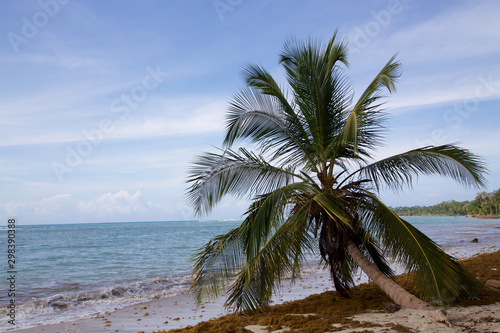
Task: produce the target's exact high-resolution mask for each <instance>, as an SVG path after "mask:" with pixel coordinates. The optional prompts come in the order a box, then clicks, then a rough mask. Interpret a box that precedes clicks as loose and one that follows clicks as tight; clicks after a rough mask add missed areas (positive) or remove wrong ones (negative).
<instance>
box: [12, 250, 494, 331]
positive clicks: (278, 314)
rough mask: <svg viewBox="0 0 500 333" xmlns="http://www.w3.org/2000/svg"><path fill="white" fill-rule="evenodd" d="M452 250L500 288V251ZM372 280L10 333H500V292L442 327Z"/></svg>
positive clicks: (324, 277) (303, 284)
mask: <svg viewBox="0 0 500 333" xmlns="http://www.w3.org/2000/svg"><path fill="white" fill-rule="evenodd" d="M472 249H473V250H474V252H470V251H471V248H468V249H467V248H453V249H450V251H449V253H450V254H452V255H454V256H456V257H458V258H466V257H470V256H471V255H472V254H473V253H474V254H475V255H474V256H473V258H471V259H468V260H465V261H464V265H465V266H466V268H467V269H468V270H469V271H470V272H472V273H473V274H474V275H475V277H476V278H477V279H478V280H479V281H480V282H481V283H485V282H486V281H487V280H489V279H496V280H500V245H498V246H489V247H480V246H477V247H474V248H472ZM365 282H367V278H366V276H364V275H359V277H358V283H360V285H359V286H358V287H357V288H356V290H354V292H353V297H352V299H343V298H340V297H339V296H337V295H336V293H335V292H334V291H333V287H332V283H331V281H330V278H329V274H328V272H326V271H325V270H324V269H322V268H320V267H310V268H307V269H305V270H304V273H303V276H302V278H301V280H300V281H298V282H297V283H296V284H295V285H293V286H283V289H282V290H281V293H280V295H276V296H275V297H274V298H273V301H272V305H271V306H270V307H268V308H266V309H264V311H263V312H262V313H259V314H253V315H248V316H243V315H241V314H238V315H234V314H231V313H230V312H227V310H225V308H224V306H223V304H224V300H225V298H224V296H222V297H221V298H219V299H217V300H215V301H214V302H207V303H204V304H203V305H201V306H200V307H198V308H196V306H195V303H194V302H193V297H192V295H191V294H182V295H177V296H175V297H170V298H164V299H161V298H160V299H155V300H152V301H149V302H147V303H144V304H139V305H134V306H129V307H126V308H123V309H118V310H116V311H112V312H106V313H100V314H96V315H95V316H93V317H92V318H88V319H81V320H76V321H69V322H65V323H58V324H51V325H43V326H37V327H32V328H28V329H20V330H8V332H19V333H20V332H26V333H35V332H37V333H38V332H48V333H56V332H60V333H62V332H68V333H69V332H75V333H76V332H95V333H99V332H126V333H138V332H145V333H146V332H148V333H150V332H167V331H170V330H174V332H283V331H287V330H292V331H297V332H346V333H347V332H500V292H499V291H497V290H494V289H491V288H483V290H481V293H480V295H479V297H478V299H476V300H467V301H461V302H460V303H458V304H454V305H453V306H451V307H448V308H446V309H445V311H446V313H447V317H448V319H449V321H450V322H451V324H452V327H448V326H446V325H444V324H442V323H437V322H436V321H435V320H434V319H433V317H432V313H428V312H425V311H415V310H407V309H396V308H395V307H394V306H393V305H392V304H391V302H390V301H389V300H388V299H387V297H386V296H385V295H383V294H382V292H381V291H380V290H378V288H377V287H375V286H374V285H373V284H369V283H365Z"/></svg>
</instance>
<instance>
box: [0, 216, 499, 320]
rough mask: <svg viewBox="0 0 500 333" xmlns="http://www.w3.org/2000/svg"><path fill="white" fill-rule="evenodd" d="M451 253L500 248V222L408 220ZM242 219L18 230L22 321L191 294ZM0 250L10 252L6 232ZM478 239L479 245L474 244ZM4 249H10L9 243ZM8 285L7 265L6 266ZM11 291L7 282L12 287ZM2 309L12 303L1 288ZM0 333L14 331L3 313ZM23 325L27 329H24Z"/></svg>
mask: <svg viewBox="0 0 500 333" xmlns="http://www.w3.org/2000/svg"><path fill="white" fill-rule="evenodd" d="M406 219H407V220H408V221H409V222H411V223H412V224H414V225H415V226H416V227H417V228H419V229H420V230H421V231H423V232H424V233H426V234H427V235H428V236H430V237H431V238H432V239H434V240H435V241H436V242H437V243H438V244H440V245H441V246H443V248H445V249H453V248H455V249H458V248H461V249H463V250H464V251H469V250H471V251H474V249H473V247H474V246H482V247H487V246H489V245H498V243H500V242H499V240H500V228H499V227H500V220H477V219H470V218H465V217H408V218H406ZM238 224H239V222H237V221H211V222H142V223H139V222H137V223H102V224H93V223H89V224H66V225H39V226H22V225H20V226H19V225H18V227H17V230H16V256H17V257H16V269H17V272H18V273H17V279H16V291H17V293H16V302H18V303H23V305H22V306H20V307H19V308H18V311H19V312H18V323H19V324H23V326H26V325H27V326H29V325H33V324H36V323H50V322H56V321H61V320H65V319H68V318H81V317H85V316H89V315H91V314H95V313H98V312H102V311H109V310H113V309H114V308H118V307H123V306H126V305H130V304H134V303H139V302H142V301H146V300H148V299H151V298H157V297H169V296H173V295H177V294H179V293H183V292H186V291H187V290H188V288H189V284H190V277H189V272H190V267H191V262H190V261H189V257H190V256H191V255H192V252H193V250H196V249H198V248H199V247H200V246H202V245H203V244H205V243H206V242H207V241H208V240H209V239H210V238H212V237H214V236H216V235H219V234H222V233H226V232H227V231H229V230H230V229H232V228H234V227H236V226H237V225H238ZM1 229H3V230H2V238H1V241H0V247H1V246H4V247H5V249H6V248H7V237H6V236H7V231H6V229H7V228H5V227H2V228H1ZM473 238H478V239H479V240H480V241H479V243H478V244H471V243H470V241H471V240H472V239H473ZM2 244H3V245H2ZM2 265H3V267H4V269H2V274H4V276H2V281H6V278H5V276H6V275H7V273H6V272H7V266H6V265H7V260H6V259H5V260H3V263H2ZM5 286H7V284H6V283H5ZM1 290H2V292H1V293H0V304H1V305H2V310H0V312H1V311H5V310H4V309H5V304H7V302H8V301H9V299H10V298H8V297H7V293H6V292H4V290H6V289H4V286H3V285H2V286H1ZM0 315H1V316H2V321H1V322H0V328H2V327H7V326H4V325H6V324H5V323H4V321H3V320H4V318H6V316H5V315H4V314H3V313H0ZM18 328H19V327H18Z"/></svg>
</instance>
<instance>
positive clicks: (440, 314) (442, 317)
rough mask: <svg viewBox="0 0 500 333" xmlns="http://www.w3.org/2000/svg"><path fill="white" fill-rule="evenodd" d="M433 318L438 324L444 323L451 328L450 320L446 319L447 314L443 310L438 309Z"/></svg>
mask: <svg viewBox="0 0 500 333" xmlns="http://www.w3.org/2000/svg"><path fill="white" fill-rule="evenodd" d="M432 317H433V318H434V320H435V321H436V322H437V323H442V324H445V325H446V326H448V327H451V323H450V321H449V320H448V318H447V317H446V313H445V312H444V310H443V309H437V310H436V311H434V313H433V314H432Z"/></svg>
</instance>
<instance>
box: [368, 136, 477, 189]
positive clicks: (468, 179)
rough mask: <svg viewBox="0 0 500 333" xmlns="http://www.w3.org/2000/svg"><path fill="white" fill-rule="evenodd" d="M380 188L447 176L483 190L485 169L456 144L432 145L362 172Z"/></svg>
mask: <svg viewBox="0 0 500 333" xmlns="http://www.w3.org/2000/svg"><path fill="white" fill-rule="evenodd" d="M359 171H360V173H361V178H365V179H366V178H368V179H370V180H371V181H373V183H374V184H375V186H376V187H377V188H381V187H382V185H384V184H385V185H387V186H388V187H390V188H393V189H396V190H398V189H401V188H402V187H403V186H409V185H411V184H412V182H413V180H414V179H413V178H414V177H418V176H419V175H426V176H428V175H438V176H446V177H450V178H451V179H453V180H455V181H457V182H458V183H460V184H463V185H466V186H474V187H476V188H480V187H483V186H484V184H485V179H484V176H483V174H484V173H485V171H486V168H485V167H484V166H483V165H482V163H481V160H480V159H479V158H478V157H477V156H476V155H474V154H472V153H471V152H470V151H468V150H467V149H463V148H459V147H457V146H454V145H442V146H437V147H434V146H429V147H423V148H419V149H414V150H410V151H408V152H405V153H402V154H398V155H395V156H391V157H388V158H385V159H383V160H380V161H377V162H375V163H372V164H370V165H367V166H365V167H363V168H361V169H360V170H359Z"/></svg>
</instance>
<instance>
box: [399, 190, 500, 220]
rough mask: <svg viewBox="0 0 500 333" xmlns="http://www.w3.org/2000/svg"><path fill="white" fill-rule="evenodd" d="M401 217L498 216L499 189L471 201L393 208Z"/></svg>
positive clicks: (499, 212) (481, 194)
mask: <svg viewBox="0 0 500 333" xmlns="http://www.w3.org/2000/svg"><path fill="white" fill-rule="evenodd" d="M391 209H392V210H393V211H394V212H396V213H397V214H399V215H401V216H414V215H476V216H477V215H500V189H498V190H497V191H493V192H490V193H487V192H481V193H478V194H477V195H476V198H475V199H474V200H473V201H461V202H459V201H455V200H452V201H443V202H441V203H439V204H437V205H434V206H413V207H395V208H394V207H393V208H391Z"/></svg>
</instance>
